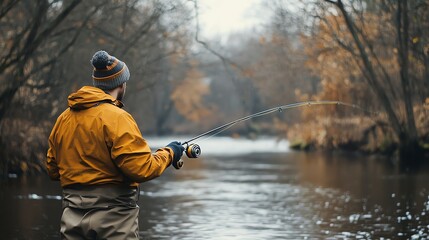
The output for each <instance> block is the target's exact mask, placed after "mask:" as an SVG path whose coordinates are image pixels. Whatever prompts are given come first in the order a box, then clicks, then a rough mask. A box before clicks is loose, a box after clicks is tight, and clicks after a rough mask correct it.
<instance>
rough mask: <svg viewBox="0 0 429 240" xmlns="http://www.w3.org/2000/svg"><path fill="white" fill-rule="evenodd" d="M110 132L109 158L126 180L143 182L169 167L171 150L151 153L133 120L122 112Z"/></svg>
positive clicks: (166, 149)
mask: <svg viewBox="0 0 429 240" xmlns="http://www.w3.org/2000/svg"><path fill="white" fill-rule="evenodd" d="M113 128H114V129H115V130H114V131H113V132H111V134H112V136H111V137H110V139H111V140H110V141H111V144H112V147H111V158H112V159H113V161H114V162H115V164H116V166H118V168H119V169H120V170H121V171H122V173H124V174H125V175H126V176H127V177H128V178H130V179H132V180H134V181H136V182H145V181H148V180H151V179H153V178H156V177H158V176H160V175H161V174H162V173H163V172H164V170H165V169H166V168H167V167H168V166H170V164H171V161H172V159H173V154H174V153H173V150H172V149H170V148H161V149H158V150H157V151H156V153H152V152H151V149H150V147H149V145H148V144H147V142H146V140H144V139H143V137H142V135H141V133H140V130H139V128H138V126H137V124H136V122H135V121H134V119H133V118H132V117H131V115H129V114H128V113H126V112H124V113H123V114H120V115H119V116H118V119H117V121H116V123H115V126H114V127H113Z"/></svg>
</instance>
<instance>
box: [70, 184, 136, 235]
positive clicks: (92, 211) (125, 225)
mask: <svg viewBox="0 0 429 240" xmlns="http://www.w3.org/2000/svg"><path fill="white" fill-rule="evenodd" d="M138 194H139V193H138V189H137V188H130V187H120V186H114V185H106V186H105V185H102V186H73V187H65V188H64V189H63V214H62V216H61V238H62V239H109V240H110V239H139V227H138V215H139V207H138V205H137V200H138Z"/></svg>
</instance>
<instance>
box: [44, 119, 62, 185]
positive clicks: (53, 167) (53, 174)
mask: <svg viewBox="0 0 429 240" xmlns="http://www.w3.org/2000/svg"><path fill="white" fill-rule="evenodd" d="M56 128H57V124H55V126H54V128H53V129H52V132H51V134H50V135H49V149H48V153H47V154H46V170H47V172H48V175H49V177H50V178H51V179H52V180H60V173H59V169H58V165H57V161H56V151H55V147H54V136H55V131H56Z"/></svg>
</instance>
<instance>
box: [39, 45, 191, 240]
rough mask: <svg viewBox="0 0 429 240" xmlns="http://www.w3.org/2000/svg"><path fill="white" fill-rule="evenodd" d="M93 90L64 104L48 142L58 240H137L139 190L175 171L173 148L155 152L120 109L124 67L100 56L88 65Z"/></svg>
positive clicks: (179, 150) (177, 149) (176, 150)
mask: <svg viewBox="0 0 429 240" xmlns="http://www.w3.org/2000/svg"><path fill="white" fill-rule="evenodd" d="M91 62H92V65H93V66H94V70H93V76H92V78H93V85H94V87H92V86H85V87H82V88H81V89H79V90H78V91H77V92H75V93H72V94H71V95H70V96H69V97H68V105H69V108H68V109H66V110H65V111H64V112H63V113H62V114H61V115H60V116H59V117H58V119H57V122H56V123H55V126H54V127H53V129H52V132H51V134H50V136H49V150H48V153H47V162H46V167H47V170H48V174H49V176H50V177H51V178H52V179H53V180H59V181H60V183H61V186H62V188H63V213H62V217H61V230H60V231H61V237H62V238H63V239H138V238H139V229H138V214H139V207H138V205H137V200H138V196H139V190H138V186H139V183H141V182H144V181H148V180H151V179H153V178H155V177H158V176H160V175H161V174H162V173H163V172H164V170H165V169H166V168H167V167H168V166H169V165H170V164H173V165H174V166H175V167H176V168H178V165H179V164H180V162H179V160H180V158H181V157H182V154H183V151H184V147H183V146H182V145H181V144H180V143H179V142H172V143H170V144H168V145H167V146H166V147H165V148H161V149H158V150H157V151H156V153H152V152H151V149H150V148H149V146H148V144H147V143H146V141H145V140H144V139H143V138H142V135H141V133H140V131H139V128H138V127H137V124H136V122H135V121H134V119H133V118H132V117H131V115H130V114H128V113H127V112H126V111H124V110H123V109H121V108H122V106H123V104H122V103H121V100H122V99H123V97H124V95H125V90H126V86H127V85H126V82H127V81H128V80H129V78H130V73H129V70H128V68H127V66H126V64H125V63H124V62H122V61H120V60H119V59H117V58H115V57H114V56H111V55H109V54H108V53H107V52H105V51H98V52H96V53H95V54H94V56H93V58H92V60H91Z"/></svg>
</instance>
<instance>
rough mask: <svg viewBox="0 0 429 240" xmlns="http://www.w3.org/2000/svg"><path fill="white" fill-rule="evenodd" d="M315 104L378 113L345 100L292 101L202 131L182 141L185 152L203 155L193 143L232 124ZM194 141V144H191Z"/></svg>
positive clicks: (191, 155) (211, 135)
mask: <svg viewBox="0 0 429 240" xmlns="http://www.w3.org/2000/svg"><path fill="white" fill-rule="evenodd" d="M314 105H342V106H346V107H352V108H355V109H359V110H360V111H363V112H366V113H369V114H372V115H374V114H378V113H377V112H372V111H369V110H367V109H364V108H362V107H360V106H358V105H356V104H351V103H345V102H341V101H327V100H321V101H305V102H297V103H291V104H287V105H282V106H278V107H273V108H270V109H266V110H263V111H261V112H257V113H254V114H251V115H248V116H245V117H242V118H239V119H236V120H234V121H232V122H229V123H226V124H223V125H221V126H219V127H216V128H213V129H211V130H209V131H207V132H204V133H201V134H199V135H197V136H195V137H193V138H191V139H189V140H187V141H184V142H182V145H183V146H186V147H185V153H186V155H187V156H188V157H189V158H197V157H199V156H200V155H201V148H200V146H199V145H198V144H195V143H192V142H194V141H195V140H197V139H200V138H202V137H206V138H204V139H203V140H206V139H209V138H211V137H214V136H216V135H218V134H219V133H221V132H223V131H225V130H227V129H229V128H231V127H232V126H234V125H235V124H238V123H241V122H244V121H247V120H250V119H252V118H257V117H261V116H265V115H268V114H271V113H274V112H282V111H284V110H287V109H292V108H299V107H304V106H314ZM191 143H192V144H191Z"/></svg>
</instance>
